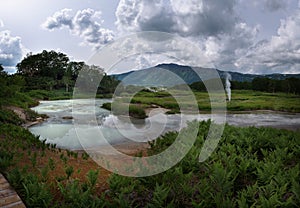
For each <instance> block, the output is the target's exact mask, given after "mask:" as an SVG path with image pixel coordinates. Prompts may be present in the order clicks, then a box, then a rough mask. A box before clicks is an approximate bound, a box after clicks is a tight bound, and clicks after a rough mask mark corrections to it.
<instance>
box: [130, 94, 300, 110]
mask: <svg viewBox="0 0 300 208" xmlns="http://www.w3.org/2000/svg"><path fill="white" fill-rule="evenodd" d="M174 94H175V95H177V96H179V97H181V98H182V99H183V100H184V101H183V105H186V106H188V105H191V104H192V103H191V102H190V99H189V95H188V94H185V93H184V92H180V91H175V93H174ZM194 96H195V98H196V100H197V102H198V106H199V110H200V111H210V110H211V105H210V100H209V96H208V93H206V92H194ZM131 103H133V104H140V105H142V107H144V108H149V107H151V105H158V106H160V107H163V108H167V109H170V111H169V113H178V112H179V106H178V104H177V102H176V100H175V99H174V97H173V96H171V95H170V94H169V93H168V92H156V93H155V92H139V93H137V94H136V95H135V96H134V98H133V99H132V100H131ZM299 104H300V96H298V95H292V94H285V93H274V94H273V93H264V92H256V91H249V90H233V91H232V98H231V101H230V102H227V110H228V111H250V110H274V111H284V112H294V113H296V112H300V105H299ZM187 109H188V107H187Z"/></svg>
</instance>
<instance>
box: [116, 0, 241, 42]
mask: <svg viewBox="0 0 300 208" xmlns="http://www.w3.org/2000/svg"><path fill="white" fill-rule="evenodd" d="M235 5H236V1H235V0H224V1H218V0H155V1H153V0H143V1H142V0H121V1H120V3H119V5H118V8H117V11H116V17H117V22H116V25H117V27H118V29H119V30H121V31H151V30H152V31H162V32H170V33H177V34H179V35H181V36H199V35H205V36H212V35H213V36H214V35H218V34H220V33H228V32H230V31H231V30H232V29H233V28H234V25H235V24H236V23H237V21H238V17H237V16H236V15H235V12H234V7H235Z"/></svg>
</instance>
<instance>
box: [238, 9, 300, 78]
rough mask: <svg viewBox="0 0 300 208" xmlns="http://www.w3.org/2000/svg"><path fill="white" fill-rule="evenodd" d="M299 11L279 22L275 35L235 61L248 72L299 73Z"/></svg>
mask: <svg viewBox="0 0 300 208" xmlns="http://www.w3.org/2000/svg"><path fill="white" fill-rule="evenodd" d="M299 31H300V10H299V9H298V10H297V12H296V13H295V14H294V15H291V16H290V17H288V18H286V19H284V20H281V25H280V27H279V29H278V30H277V35H275V36H272V38H271V39H270V40H264V41H261V42H259V43H258V44H257V45H256V46H255V47H253V48H252V49H251V50H249V51H248V54H247V55H246V56H245V57H242V58H240V59H239V60H238V61H237V64H238V66H240V67H244V68H247V67H248V69H249V70H250V72H256V73H258V72H265V73H272V72H285V73H299V69H300V33H299Z"/></svg>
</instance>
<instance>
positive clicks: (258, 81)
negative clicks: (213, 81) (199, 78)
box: [190, 77, 300, 95]
mask: <svg viewBox="0 0 300 208" xmlns="http://www.w3.org/2000/svg"><path fill="white" fill-rule="evenodd" d="M222 81H223V84H224V86H225V80H222ZM230 83H231V89H232V90H254V91H261V92H270V93H276V92H284V93H288V94H298V95H300V79H298V78H295V77H291V78H287V79H284V80H275V79H270V78H265V77H257V78H254V79H253V80H252V81H251V82H239V81H231V82H230ZM190 87H191V89H193V90H195V91H206V87H205V85H204V83H203V82H195V83H193V84H191V85H190Z"/></svg>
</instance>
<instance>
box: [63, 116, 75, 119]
mask: <svg viewBox="0 0 300 208" xmlns="http://www.w3.org/2000/svg"><path fill="white" fill-rule="evenodd" d="M62 119H65V120H72V119H73V117H72V116H64V117H62Z"/></svg>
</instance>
